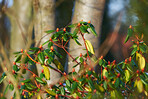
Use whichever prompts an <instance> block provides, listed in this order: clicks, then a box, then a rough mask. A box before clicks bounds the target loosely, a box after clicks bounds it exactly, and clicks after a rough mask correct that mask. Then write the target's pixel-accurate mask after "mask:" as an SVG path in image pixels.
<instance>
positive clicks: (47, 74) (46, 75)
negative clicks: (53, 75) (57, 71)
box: [42, 65, 50, 80]
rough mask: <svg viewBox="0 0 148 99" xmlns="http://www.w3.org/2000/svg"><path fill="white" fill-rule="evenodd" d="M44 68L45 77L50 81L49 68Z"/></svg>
mask: <svg viewBox="0 0 148 99" xmlns="http://www.w3.org/2000/svg"><path fill="white" fill-rule="evenodd" d="M42 66H43V68H44V75H45V78H46V79H47V80H49V79H50V71H49V68H48V67H47V66H45V65H42Z"/></svg>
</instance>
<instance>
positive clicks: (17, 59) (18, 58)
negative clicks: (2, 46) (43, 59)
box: [15, 54, 22, 62]
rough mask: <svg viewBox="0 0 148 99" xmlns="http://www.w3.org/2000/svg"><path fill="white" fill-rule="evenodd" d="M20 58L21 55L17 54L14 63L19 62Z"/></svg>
mask: <svg viewBox="0 0 148 99" xmlns="http://www.w3.org/2000/svg"><path fill="white" fill-rule="evenodd" d="M21 57H22V54H19V55H18V56H17V58H16V60H15V62H18V61H20V60H21Z"/></svg>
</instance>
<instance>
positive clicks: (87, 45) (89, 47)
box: [85, 40, 95, 54]
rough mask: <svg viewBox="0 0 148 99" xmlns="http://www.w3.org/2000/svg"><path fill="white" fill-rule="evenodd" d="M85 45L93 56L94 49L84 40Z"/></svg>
mask: <svg viewBox="0 0 148 99" xmlns="http://www.w3.org/2000/svg"><path fill="white" fill-rule="evenodd" d="M85 43H86V47H87V49H88V51H89V52H91V53H92V54H95V52H94V48H93V46H92V44H91V43H90V41H89V40H85Z"/></svg>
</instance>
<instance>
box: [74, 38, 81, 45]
mask: <svg viewBox="0 0 148 99" xmlns="http://www.w3.org/2000/svg"><path fill="white" fill-rule="evenodd" d="M74 40H75V42H76V44H78V45H80V46H82V44H81V43H80V42H79V41H78V40H77V39H74Z"/></svg>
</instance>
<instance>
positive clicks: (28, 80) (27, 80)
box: [21, 79, 31, 83]
mask: <svg viewBox="0 0 148 99" xmlns="http://www.w3.org/2000/svg"><path fill="white" fill-rule="evenodd" d="M30 81H31V79H26V80H22V81H21V82H22V83H27V82H30Z"/></svg>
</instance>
